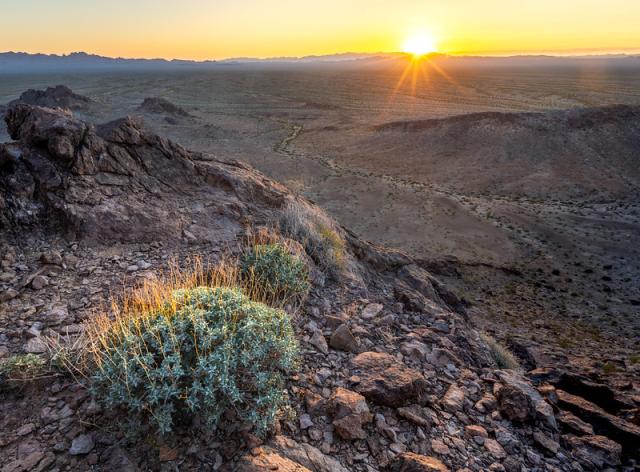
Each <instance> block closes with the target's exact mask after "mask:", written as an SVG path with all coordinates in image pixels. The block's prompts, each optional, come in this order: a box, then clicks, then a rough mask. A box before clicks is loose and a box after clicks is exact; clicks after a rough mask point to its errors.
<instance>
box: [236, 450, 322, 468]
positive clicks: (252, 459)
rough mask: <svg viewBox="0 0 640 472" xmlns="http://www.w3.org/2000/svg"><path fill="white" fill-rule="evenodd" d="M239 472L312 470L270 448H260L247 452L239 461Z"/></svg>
mask: <svg viewBox="0 0 640 472" xmlns="http://www.w3.org/2000/svg"><path fill="white" fill-rule="evenodd" d="M234 470H235V471H237V472H270V471H274V470H277V471H278V472H311V470H309V469H307V468H306V467H303V466H301V465H300V464H297V463H295V462H293V461H292V460H290V459H287V458H286V457H282V456H281V455H280V454H277V453H276V452H274V451H273V450H271V449H269V448H260V449H258V450H254V451H253V452H252V453H249V454H245V455H244V456H242V457H241V458H240V460H239V461H238V464H237V467H236V468H235V469H234Z"/></svg>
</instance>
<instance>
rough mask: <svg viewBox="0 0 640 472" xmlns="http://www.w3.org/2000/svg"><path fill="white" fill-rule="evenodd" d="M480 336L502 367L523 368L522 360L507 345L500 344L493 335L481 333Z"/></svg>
mask: <svg viewBox="0 0 640 472" xmlns="http://www.w3.org/2000/svg"><path fill="white" fill-rule="evenodd" d="M480 338H481V339H482V340H483V341H484V343H485V344H486V345H487V347H488V348H489V351H490V352H491V356H492V357H493V359H494V360H495V361H496V364H498V367H500V368H501V369H512V370H521V369H522V367H521V366H520V362H518V359H517V358H516V357H515V356H514V355H513V354H512V353H511V351H509V350H508V349H507V348H506V347H504V346H503V345H502V344H500V343H499V342H498V341H497V340H496V339H495V338H494V337H493V336H491V335H489V334H487V333H480Z"/></svg>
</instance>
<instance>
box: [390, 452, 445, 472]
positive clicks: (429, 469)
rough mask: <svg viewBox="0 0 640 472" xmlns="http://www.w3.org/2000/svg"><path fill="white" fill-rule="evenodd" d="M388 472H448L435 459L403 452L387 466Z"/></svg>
mask: <svg viewBox="0 0 640 472" xmlns="http://www.w3.org/2000/svg"><path fill="white" fill-rule="evenodd" d="M388 470H389V471H390V472H449V468H448V467H447V466H446V465H444V464H443V463H442V462H440V461H439V460H438V459H436V458H435V457H430V456H423V455H420V454H414V453H413V452H405V453H402V454H399V455H398V456H397V457H396V458H395V459H394V460H393V462H392V463H391V464H390V465H389V467H388Z"/></svg>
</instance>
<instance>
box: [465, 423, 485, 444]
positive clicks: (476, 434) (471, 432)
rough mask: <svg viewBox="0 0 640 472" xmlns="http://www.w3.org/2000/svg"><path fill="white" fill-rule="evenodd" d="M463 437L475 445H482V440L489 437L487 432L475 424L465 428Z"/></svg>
mask: <svg viewBox="0 0 640 472" xmlns="http://www.w3.org/2000/svg"><path fill="white" fill-rule="evenodd" d="M464 435H465V437H467V438H472V439H473V440H474V441H475V442H476V443H477V444H484V440H485V439H486V438H488V437H489V433H487V430H486V429H484V428H483V427H482V426H480V425H476V424H470V425H467V426H465V427H464Z"/></svg>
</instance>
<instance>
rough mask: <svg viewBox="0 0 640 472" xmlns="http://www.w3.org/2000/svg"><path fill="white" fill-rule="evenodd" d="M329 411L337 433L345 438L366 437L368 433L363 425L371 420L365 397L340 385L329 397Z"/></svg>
mask: <svg viewBox="0 0 640 472" xmlns="http://www.w3.org/2000/svg"><path fill="white" fill-rule="evenodd" d="M329 413H330V415H331V417H332V418H333V426H334V427H335V429H336V433H338V435H339V436H340V437H342V438H343V439H364V438H366V437H367V433H366V432H365V431H364V430H363V429H362V426H363V425H365V424H367V423H369V422H371V420H372V419H373V415H372V414H371V413H370V412H369V407H368V406H367V401H366V400H365V398H364V397H363V396H362V395H360V394H358V393H356V392H352V391H351V390H347V389H345V388H341V387H338V388H337V389H336V391H335V392H334V393H333V395H332V396H331V398H330V399H329Z"/></svg>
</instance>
